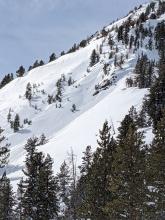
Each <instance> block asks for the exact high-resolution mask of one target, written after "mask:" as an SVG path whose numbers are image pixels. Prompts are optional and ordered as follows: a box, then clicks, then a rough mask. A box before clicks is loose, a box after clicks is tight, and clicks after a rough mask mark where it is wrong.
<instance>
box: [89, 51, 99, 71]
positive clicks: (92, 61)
mask: <svg viewBox="0 0 165 220" xmlns="http://www.w3.org/2000/svg"><path fill="white" fill-rule="evenodd" d="M99 59H100V58H99V54H98V53H97V52H96V50H95V49H94V50H93V51H92V54H91V57H90V67H92V66H94V65H95V64H96V63H98V62H99Z"/></svg>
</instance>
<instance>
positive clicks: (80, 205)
mask: <svg viewBox="0 0 165 220" xmlns="http://www.w3.org/2000/svg"><path fill="white" fill-rule="evenodd" d="M92 156H93V155H92V151H91V146H87V147H86V150H85V151H84V152H83V157H82V163H81V165H80V166H79V170H80V174H81V176H80V178H79V180H78V182H77V186H76V201H77V203H76V212H77V216H79V218H82V219H87V218H88V217H89V216H90V215H89V213H87V212H86V208H87V206H86V204H87V199H88V198H87V193H88V171H89V169H90V167H91V164H92Z"/></svg>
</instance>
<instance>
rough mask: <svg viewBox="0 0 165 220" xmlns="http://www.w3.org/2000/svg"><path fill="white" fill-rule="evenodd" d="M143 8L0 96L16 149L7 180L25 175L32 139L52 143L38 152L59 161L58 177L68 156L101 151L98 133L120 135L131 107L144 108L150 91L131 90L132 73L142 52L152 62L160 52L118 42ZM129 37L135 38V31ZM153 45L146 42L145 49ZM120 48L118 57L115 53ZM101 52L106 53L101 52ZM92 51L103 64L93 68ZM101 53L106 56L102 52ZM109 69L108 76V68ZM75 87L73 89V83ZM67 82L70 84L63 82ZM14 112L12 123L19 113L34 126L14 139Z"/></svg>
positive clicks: (152, 22) (0, 111) (1, 112)
mask: <svg viewBox="0 0 165 220" xmlns="http://www.w3.org/2000/svg"><path fill="white" fill-rule="evenodd" d="M146 7H147V5H144V6H143V7H141V8H140V9H139V10H136V11H133V12H132V13H131V14H129V15H128V16H127V17H125V18H124V19H121V20H120V21H117V22H116V23H114V24H112V25H110V26H107V27H106V30H107V31H108V32H109V33H108V35H107V36H104V37H103V36H102V34H101V33H98V34H96V35H95V36H94V37H93V38H92V39H91V40H90V42H89V44H88V45H87V46H86V47H84V48H80V49H79V50H77V51H76V52H74V53H70V54H67V55H64V56H62V57H60V58H58V59H57V60H55V61H53V62H50V63H48V64H47V65H44V66H41V67H38V68H35V69H33V70H31V71H30V72H27V73H26V75H25V76H24V77H20V78H17V79H15V80H13V81H12V82H11V83H9V84H8V85H6V86H5V87H4V88H3V89H1V90H0V121H1V127H2V128H4V129H5V132H4V134H5V136H6V137H7V139H8V142H9V143H11V146H10V148H11V155H10V163H9V166H8V174H9V177H10V178H12V180H13V181H14V180H18V178H19V177H20V176H21V175H22V172H21V168H22V165H23V161H24V156H25V151H24V145H25V143H26V140H27V139H28V138H29V137H32V136H33V135H35V136H39V135H41V134H42V133H44V134H45V135H46V137H47V139H48V143H47V144H45V145H43V146H41V147H39V150H41V151H44V152H45V153H49V154H50V155H51V156H52V157H53V158H54V162H55V163H54V168H55V171H58V169H59V166H60V164H61V163H62V162H63V160H64V159H66V158H67V152H69V151H70V149H71V148H72V149H73V150H74V153H75V154H76V155H77V161H78V162H79V161H80V158H81V153H82V151H83V150H84V148H85V147H86V145H92V146H93V149H94V148H95V147H96V138H97V134H98V130H99V128H100V127H101V126H102V124H103V122H104V121H105V119H107V120H108V121H109V122H110V123H111V124H112V127H114V132H115V133H116V132H117V127H118V125H119V123H120V121H121V120H122V119H123V117H124V115H125V114H126V113H127V112H128V110H129V109H130V107H131V106H132V105H134V106H135V107H136V108H137V109H139V108H140V106H141V104H142V99H143V97H144V95H145V94H147V92H148V90H147V89H138V88H136V87H132V88H127V87H126V78H128V77H130V76H132V75H133V70H134V67H135V64H136V61H137V58H138V55H139V54H141V53H142V52H144V53H146V54H147V55H148V57H150V58H152V59H155V60H157V59H158V52H157V51H156V50H152V52H151V51H149V50H148V49H146V47H145V46H143V47H142V48H141V47H140V48H139V49H138V50H137V51H134V48H132V49H129V47H127V46H125V45H124V44H123V43H122V42H118V41H117V33H116V31H115V27H116V26H118V27H119V26H120V25H121V24H122V23H123V22H124V21H126V20H127V19H128V18H129V17H131V19H132V20H135V19H137V18H138V16H139V14H140V13H142V12H144V11H145V10H146ZM161 20H164V17H163V16H161V17H160V18H159V20H158V19H157V20H152V19H149V20H147V21H146V23H145V26H146V27H149V26H150V27H152V28H153V29H154V27H155V26H156V24H157V23H158V22H160V21H161ZM130 34H133V35H134V34H135V33H134V29H131V30H130ZM109 35H111V36H112V38H113V41H114V44H115V45H114V46H113V48H110V46H109V45H108V39H109ZM147 42H148V39H145V40H144V45H145V44H147ZM116 46H117V47H118V51H116ZM100 48H101V49H100ZM93 49H95V50H96V51H97V52H98V53H101V54H100V61H99V62H98V63H97V64H95V65H94V66H92V67H89V63H90V56H91V54H92V51H93ZM100 50H101V52H100ZM110 53H114V54H116V55H117V56H118V57H121V55H122V57H123V59H124V63H123V64H122V66H116V67H115V65H114V59H115V56H112V57H110ZM105 64H108V70H107V74H105V73H104V71H103V67H104V66H105ZM70 77H71V78H72V80H74V83H73V84H72V85H70V86H68V79H69V78H70ZM60 78H61V79H62V83H61V84H62V102H61V103H60V102H57V101H56V102H53V103H51V104H48V102H47V101H48V95H53V96H55V94H56V93H57V87H56V83H57V81H58V80H59V79H60ZM64 78H65V79H64ZM29 82H30V84H31V85H32V86H33V95H32V100H31V102H29V101H28V100H27V99H26V98H25V91H26V86H27V84H28V83H29ZM73 104H75V105H76V111H75V112H72V111H71V109H72V105H73ZM9 109H11V120H13V119H14V117H15V115H16V114H17V113H18V114H19V116H20V119H21V124H23V120H24V119H25V118H28V119H29V120H31V121H32V124H31V125H27V124H26V125H23V128H21V129H20V131H18V132H16V133H14V132H13V129H11V127H10V123H9V122H8V121H7V114H8V112H9Z"/></svg>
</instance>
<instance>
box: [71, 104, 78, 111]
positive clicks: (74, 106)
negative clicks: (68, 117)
mask: <svg viewBox="0 0 165 220" xmlns="http://www.w3.org/2000/svg"><path fill="white" fill-rule="evenodd" d="M76 110H77V109H76V105H75V104H73V105H72V108H71V111H72V112H75V111H76Z"/></svg>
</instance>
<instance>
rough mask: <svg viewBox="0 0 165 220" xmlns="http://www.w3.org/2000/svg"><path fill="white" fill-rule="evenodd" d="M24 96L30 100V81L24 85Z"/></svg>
mask: <svg viewBox="0 0 165 220" xmlns="http://www.w3.org/2000/svg"><path fill="white" fill-rule="evenodd" d="M25 97H26V99H28V100H29V101H31V99H32V86H31V84H30V82H29V83H28V84H27V86H26V92H25Z"/></svg>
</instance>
